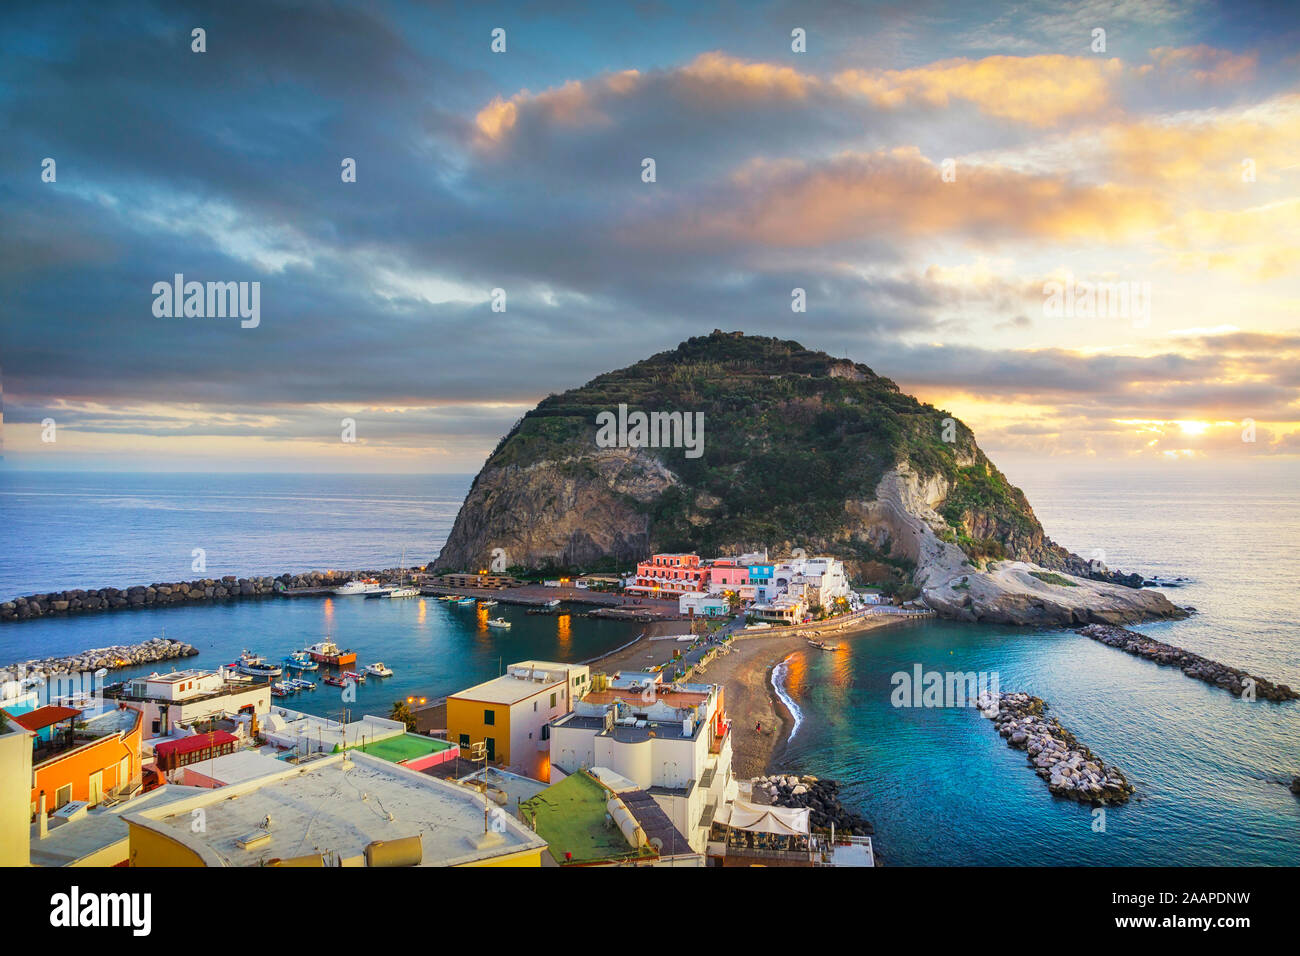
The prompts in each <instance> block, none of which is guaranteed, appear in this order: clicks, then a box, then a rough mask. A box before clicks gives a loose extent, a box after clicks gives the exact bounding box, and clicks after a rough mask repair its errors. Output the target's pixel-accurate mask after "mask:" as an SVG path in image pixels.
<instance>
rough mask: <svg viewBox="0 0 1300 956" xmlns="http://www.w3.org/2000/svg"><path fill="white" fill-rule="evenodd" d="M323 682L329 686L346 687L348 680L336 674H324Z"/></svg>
mask: <svg viewBox="0 0 1300 956" xmlns="http://www.w3.org/2000/svg"><path fill="white" fill-rule="evenodd" d="M325 683H327V684H329V685H330V686H331V687H347V686H348V682H347V681H346V680H345V679H344V678H342V677H340V676H339V675H337V674H326V675H325Z"/></svg>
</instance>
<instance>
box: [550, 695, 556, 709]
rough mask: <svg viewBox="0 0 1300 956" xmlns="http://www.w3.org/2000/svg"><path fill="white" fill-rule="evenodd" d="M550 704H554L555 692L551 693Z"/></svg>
mask: <svg viewBox="0 0 1300 956" xmlns="http://www.w3.org/2000/svg"><path fill="white" fill-rule="evenodd" d="M551 706H552V707H554V706H555V694H554V693H552V694H551Z"/></svg>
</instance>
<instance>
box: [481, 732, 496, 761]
mask: <svg viewBox="0 0 1300 956" xmlns="http://www.w3.org/2000/svg"><path fill="white" fill-rule="evenodd" d="M484 742H485V743H486V744H487V758H488V760H496V759H497V739H496V738H495V737H489V738H487V740H486V741H484Z"/></svg>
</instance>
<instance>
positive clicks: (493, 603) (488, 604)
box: [478, 598, 498, 607]
mask: <svg viewBox="0 0 1300 956" xmlns="http://www.w3.org/2000/svg"><path fill="white" fill-rule="evenodd" d="M497 604H498V602H497V601H493V600H491V599H490V598H489V599H488V600H486V601H479V602H478V606H479V607H496V606H497Z"/></svg>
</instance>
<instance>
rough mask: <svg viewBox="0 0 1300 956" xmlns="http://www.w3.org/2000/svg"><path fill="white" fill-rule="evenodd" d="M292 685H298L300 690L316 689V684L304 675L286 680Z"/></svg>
mask: <svg viewBox="0 0 1300 956" xmlns="http://www.w3.org/2000/svg"><path fill="white" fill-rule="evenodd" d="M285 683H286V684H288V685H289V686H290V687H296V688H297V689H298V690H315V689H316V685H315V684H313V683H312V682H311V681H309V680H306V679H304V678H302V677H294V678H291V679H289V680H287V681H285Z"/></svg>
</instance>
